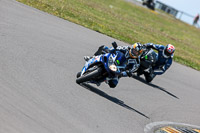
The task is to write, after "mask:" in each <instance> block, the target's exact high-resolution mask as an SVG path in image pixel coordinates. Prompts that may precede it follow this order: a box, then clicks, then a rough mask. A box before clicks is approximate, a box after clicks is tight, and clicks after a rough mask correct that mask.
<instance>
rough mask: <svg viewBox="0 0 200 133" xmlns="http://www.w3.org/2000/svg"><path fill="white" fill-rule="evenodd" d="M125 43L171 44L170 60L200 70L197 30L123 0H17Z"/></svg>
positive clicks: (199, 32)
mask: <svg viewBox="0 0 200 133" xmlns="http://www.w3.org/2000/svg"><path fill="white" fill-rule="evenodd" d="M18 1H19V2H22V3H25V4H27V5H30V6H32V7H35V8H38V9H40V10H43V11H45V12H48V13H50V14H53V15H56V16H58V17H61V18H63V19H66V20H69V21H72V22H74V23H77V24H80V25H83V26H85V27H87V28H90V29H93V30H95V31H97V32H100V33H103V34H106V35H108V36H111V37H113V38H116V39H119V40H121V41H124V42H127V43H130V44H131V43H134V42H141V43H147V42H152V43H157V44H163V45H166V44H168V43H171V44H173V45H174V46H175V47H176V51H175V56H174V60H175V61H176V62H179V63H181V64H185V65H187V66H189V67H192V68H194V69H196V70H200V30H199V29H197V28H195V27H193V26H190V25H188V24H186V23H183V22H181V21H179V20H177V19H175V18H173V17H171V16H167V17H166V15H163V14H159V13H155V12H152V11H151V10H148V9H145V8H143V7H138V6H136V5H134V4H131V3H128V2H125V1H124V0H18Z"/></svg>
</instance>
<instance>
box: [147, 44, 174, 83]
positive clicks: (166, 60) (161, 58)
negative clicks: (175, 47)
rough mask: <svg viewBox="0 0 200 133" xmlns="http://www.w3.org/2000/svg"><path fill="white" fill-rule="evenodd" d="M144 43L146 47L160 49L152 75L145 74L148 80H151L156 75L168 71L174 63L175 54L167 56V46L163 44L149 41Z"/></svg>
mask: <svg viewBox="0 0 200 133" xmlns="http://www.w3.org/2000/svg"><path fill="white" fill-rule="evenodd" d="M144 45H145V46H146V48H152V49H154V50H156V51H158V53H157V54H156V62H155V64H154V65H153V66H152V69H151V75H148V74H146V75H145V78H146V80H147V82H151V81H152V80H153V78H154V77H155V76H156V75H162V74H163V73H165V72H166V70H167V69H169V67H170V66H171V64H172V58H173V54H172V55H171V56H165V55H164V50H165V46H163V45H159V44H153V43H147V44H144Z"/></svg>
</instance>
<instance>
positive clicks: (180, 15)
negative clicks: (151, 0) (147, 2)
mask: <svg viewBox="0 0 200 133" xmlns="http://www.w3.org/2000/svg"><path fill="white" fill-rule="evenodd" d="M155 8H157V9H160V10H163V11H164V12H166V13H169V14H171V15H173V16H174V17H176V18H177V19H180V20H181V21H184V22H187V23H189V24H191V25H192V24H193V21H194V18H195V16H192V15H190V14H188V13H186V12H183V11H179V10H177V9H175V8H173V7H171V6H169V5H166V4H165V3H163V2H160V1H159V0H156V2H155ZM199 23H200V21H198V22H197V25H196V27H199V26H200V25H199Z"/></svg>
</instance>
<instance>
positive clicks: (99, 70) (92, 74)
mask: <svg viewBox="0 0 200 133" xmlns="http://www.w3.org/2000/svg"><path fill="white" fill-rule="evenodd" d="M101 73H102V68H100V67H99V68H97V69H95V70H94V71H92V72H89V73H86V74H84V75H82V76H81V77H79V78H77V79H76V83H77V84H80V83H83V82H86V81H89V80H91V79H92V78H95V77H98V76H100V75H101Z"/></svg>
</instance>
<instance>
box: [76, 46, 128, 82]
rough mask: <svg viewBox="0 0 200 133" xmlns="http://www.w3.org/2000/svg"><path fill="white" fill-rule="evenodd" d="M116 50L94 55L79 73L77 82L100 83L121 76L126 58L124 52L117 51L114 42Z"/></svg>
mask: <svg viewBox="0 0 200 133" xmlns="http://www.w3.org/2000/svg"><path fill="white" fill-rule="evenodd" d="M113 47H114V51H112V52H109V53H105V54H101V55H98V56H94V57H93V58H91V59H90V60H88V61H87V62H86V63H85V66H84V67H83V69H82V71H81V72H79V73H78V74H77V79H76V83H78V84H81V83H83V82H88V83H94V84H96V85H100V83H102V82H104V81H109V80H112V79H114V78H116V77H117V78H119V75H120V74H121V71H124V70H125V67H126V65H125V64H126V58H125V55H124V53H122V52H120V51H117V50H116V48H117V44H116V43H115V44H113Z"/></svg>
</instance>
